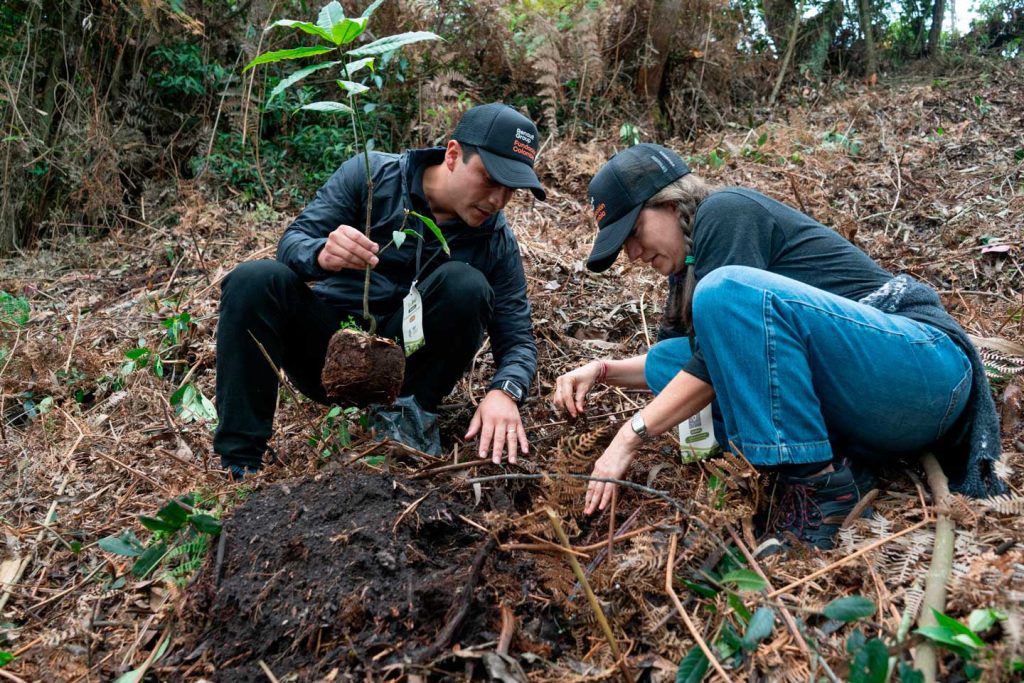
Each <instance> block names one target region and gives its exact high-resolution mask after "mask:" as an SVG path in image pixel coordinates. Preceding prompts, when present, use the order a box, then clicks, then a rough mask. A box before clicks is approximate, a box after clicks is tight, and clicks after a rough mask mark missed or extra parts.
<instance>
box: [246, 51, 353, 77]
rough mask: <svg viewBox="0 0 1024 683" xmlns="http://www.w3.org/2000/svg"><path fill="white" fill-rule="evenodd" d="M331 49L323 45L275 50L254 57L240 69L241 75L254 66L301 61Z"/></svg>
mask: <svg viewBox="0 0 1024 683" xmlns="http://www.w3.org/2000/svg"><path fill="white" fill-rule="evenodd" d="M333 49H334V48H333V47H326V46H324V45H318V46H315V47H293V48H289V49H287V50H275V51H274V52H264V53H263V54H261V55H260V56H259V57H256V58H255V59H253V60H252V61H251V62H249V63H248V64H246V65H245V68H244V69H242V73H245V72H246V71H248V70H249V69H251V68H253V67H254V66H258V65H260V64H270V63H272V62H280V61H281V60H284V59H302V58H303V57H313V56H314V55H322V54H324V53H325V52H330V51H331V50H333Z"/></svg>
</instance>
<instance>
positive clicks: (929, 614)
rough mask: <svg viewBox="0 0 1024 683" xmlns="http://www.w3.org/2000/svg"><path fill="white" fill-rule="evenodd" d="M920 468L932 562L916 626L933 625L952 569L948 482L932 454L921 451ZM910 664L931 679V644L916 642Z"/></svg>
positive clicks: (933, 656)
mask: <svg viewBox="0 0 1024 683" xmlns="http://www.w3.org/2000/svg"><path fill="white" fill-rule="evenodd" d="M921 464H922V465H924V471H925V473H926V474H927V475H928V488H930V489H931V490H932V506H933V507H934V508H935V514H936V519H935V549H934V550H933V551H932V562H931V565H930V566H929V567H928V577H927V578H926V579H925V582H924V600H923V601H922V603H921V613H920V614H919V615H918V617H917V625H918V626H934V625H935V624H936V623H937V621H936V619H935V613H934V612H933V611H932V610H935V611H936V612H942V611H944V610H945V609H946V585H947V584H948V583H949V576H950V574H951V573H952V570H953V541H954V533H953V530H954V525H953V520H952V518H951V517H950V516H949V514H948V504H949V500H948V499H949V482H948V480H947V479H946V475H945V473H944V472H943V471H942V466H941V465H940V464H939V461H938V460H936V459H935V456H934V455H933V454H931V453H925V455H924V457H922V458H921ZM914 667H915V668H916V669H918V670H919V671H920V672H921V673H922V674H924V680H925V681H926V683H934V681H935V680H936V676H937V674H938V660H937V659H936V654H935V647H934V646H933V645H932V644H931V643H930V642H927V641H925V642H923V643H921V644H920V645H918V646H917V652H916V654H915V655H914Z"/></svg>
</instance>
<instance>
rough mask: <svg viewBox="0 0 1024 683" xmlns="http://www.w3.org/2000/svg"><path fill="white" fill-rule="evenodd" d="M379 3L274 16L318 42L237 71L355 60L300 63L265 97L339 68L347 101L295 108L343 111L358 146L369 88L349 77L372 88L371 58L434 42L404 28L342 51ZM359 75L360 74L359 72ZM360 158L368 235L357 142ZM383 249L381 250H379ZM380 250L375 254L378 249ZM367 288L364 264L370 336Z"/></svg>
mask: <svg viewBox="0 0 1024 683" xmlns="http://www.w3.org/2000/svg"><path fill="white" fill-rule="evenodd" d="M383 2H384V0H375V1H374V2H372V3H371V4H370V5H369V6H368V7H367V8H366V9H365V10H364V11H363V13H362V15H361V16H359V17H358V18H351V17H346V16H345V11H344V8H342V6H341V3H339V2H337V0H332V2H329V3H328V4H326V5H324V7H323V8H322V9H321V10H320V13H319V15H318V16H317V20H316V23H311V22H306V21H296V20H294V19H279V20H278V21H275V22H274V23H273V24H271V25H270V26H268V27H267V29H266V30H270V29H273V28H275V27H286V28H293V29H297V30H299V31H301V32H303V33H307V34H309V35H313V36H316V37H317V38H318V39H319V40H320V44H319V45H314V46H304V47H295V48H289V49H286V50H274V51H270V52H265V53H263V54H261V55H259V56H257V57H256V58H255V59H253V60H252V61H251V62H249V63H248V64H247V65H246V66H245V69H243V71H248V70H249V69H251V68H253V67H254V66H257V65H259V64H268V63H273V62H280V61H283V60H292V59H302V58H305V57H315V56H320V55H324V54H327V53H332V52H335V53H336V52H341V53H342V54H343V55H347V56H348V57H349V58H355V59H354V60H353V61H348V62H347V63H344V64H342V61H343V60H333V61H323V62H317V63H315V64H311V65H309V66H306V67H303V68H301V69H299V70H297V71H295V72H294V73H292V74H291V75H290V76H288V77H287V78H284V79H282V80H281V81H280V82H279V83H278V84H277V85H276V86H275V87H274V88H273V89H272V90H271V91H270V95H269V97H268V101H272V100H273V99H274V98H275V97H276V96H277V95H280V94H281V93H282V92H284V91H285V90H286V89H287V88H289V87H291V86H293V85H295V84H296V83H298V82H299V81H301V80H302V79H304V78H305V77H306V76H309V75H310V74H312V73H316V72H318V71H326V70H334V69H338V70H340V72H341V75H342V76H343V78H341V79H339V80H337V81H335V82H336V83H337V84H338V86H339V87H340V88H341V90H342V92H343V94H345V95H346V97H347V98H348V104H345V103H343V102H338V101H334V100H321V101H317V102H310V103H308V104H305V105H303V106H302V107H301V108H302V109H305V110H309V111H317V112H325V113H334V114H348V115H349V116H350V117H351V119H352V131H353V133H354V135H355V137H356V144H357V146H358V142H359V138H360V137H362V138H363V139H364V140H366V135H365V134H364V133H363V129H362V123H361V120H360V117H359V114H358V112H357V110H356V107H355V98H356V97H357V96H359V95H362V94H363V93H365V92H367V91H368V90H370V86H369V85H366V84H365V83H360V82H356V81H353V80H349V79H352V78H354V77H355V76H356V74H359V73H361V72H363V71H364V70H369V72H370V74H371V79H370V80H371V82H372V83H373V84H374V85H375V86H377V87H378V88H380V87H382V86H383V80H379V79H374V78H372V76H373V75H375V74H374V73H373V72H374V65H375V62H376V59H377V58H378V57H381V59H382V60H383V55H385V54H389V53H393V52H394V51H395V50H398V49H399V48H402V47H404V46H406V45H410V44H412V43H418V42H421V41H424V40H439V37H438V36H437V35H435V34H434V33H431V32H429V31H410V32H407V33H400V34H396V35H390V36H383V37H381V38H378V39H377V40H375V41H373V42H371V43H367V44H366V45H362V46H360V47H357V48H354V49H344V48H345V46H347V45H349V44H351V43H352V42H353V41H355V40H356V38H358V37H359V36H360V35H362V34H363V32H364V31H365V30H366V27H367V25H368V23H369V21H370V18H371V16H372V15H373V13H374V12H375V11H376V10H377V8H378V7H380V5H381V4H382V3H383ZM364 75H365V74H364ZM362 153H363V161H364V164H365V167H366V184H367V201H366V204H367V212H366V227H365V233H366V236H367V237H369V236H370V228H371V226H372V219H371V216H370V207H371V206H372V204H373V178H372V175H371V173H370V154H369V146H368V145H367V144H363V146H362ZM410 214H411V215H413V216H415V217H416V218H419V219H420V221H421V222H423V224H424V225H425V226H426V227H427V228H428V229H430V230H431V232H433V233H434V235H435V237H437V239H438V241H439V242H440V243H441V245H442V248H443V249H444V250H445V252H448V243H447V242H446V241H445V239H444V236H443V235H442V234H441V231H440V230H439V229H438V227H437V226H436V225H435V224H434V222H433V221H430V220H429V219H426V217H424V216H421V215H420V214H417V213H416V212H409V211H407V212H406V214H405V217H406V219H408V216H409V215H410ZM406 232H407V231H406V230H405V224H404V221H403V225H402V228H401V229H400V230H398V231H395V232H394V233H392V235H393V238H392V243H394V244H395V246H396V247H399V248H400V246H401V241H402V240H404V239H405V237H404V235H402V237H401V240H400V239H399V237H398V236H399V234H400V233H406ZM408 232H409V234H415V235H416V236H417V237H421V238H422V236H421V235H420V234H419V233H416V232H415V231H408ZM381 251H383V249H381ZM378 253H380V252H378ZM369 290H370V266H369V265H367V267H366V278H365V284H364V291H363V317H364V318H365V319H366V320H367V322H368V323H369V327H370V330H369V331H370V334H374V333H375V332H376V330H377V320H376V318H374V317H373V316H372V315H371V314H370V304H369Z"/></svg>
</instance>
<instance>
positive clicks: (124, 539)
mask: <svg viewBox="0 0 1024 683" xmlns="http://www.w3.org/2000/svg"><path fill="white" fill-rule="evenodd" d="M96 545H98V546H99V547H100V550H105V551H107V552H108V553H113V554H114V555H122V556H124V557H138V556H139V555H141V554H142V552H143V550H144V549H143V547H142V543H140V542H139V539H138V538H136V537H135V533H134V532H132V530H131V529H128V530H126V531H124V532H122V533H121V535H120V536H107V537H106V538H101V539H100V540H99V542H98V543H97V544H96Z"/></svg>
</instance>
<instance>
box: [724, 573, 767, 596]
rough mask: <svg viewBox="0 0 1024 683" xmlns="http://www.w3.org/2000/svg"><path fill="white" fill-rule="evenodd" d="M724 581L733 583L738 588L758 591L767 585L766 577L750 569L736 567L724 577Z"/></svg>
mask: <svg viewBox="0 0 1024 683" xmlns="http://www.w3.org/2000/svg"><path fill="white" fill-rule="evenodd" d="M722 583H725V584H732V585H734V586H736V588H737V589H738V590H741V591H749V592H756V591H760V590H764V589H765V588H766V587H767V584H766V583H765V581H764V579H762V578H761V577H760V576H759V575H758V574H757V572H755V571H752V570H750V569H736V570H733V571H731V572H729V573H727V574H725V575H724V576H723V577H722Z"/></svg>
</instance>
